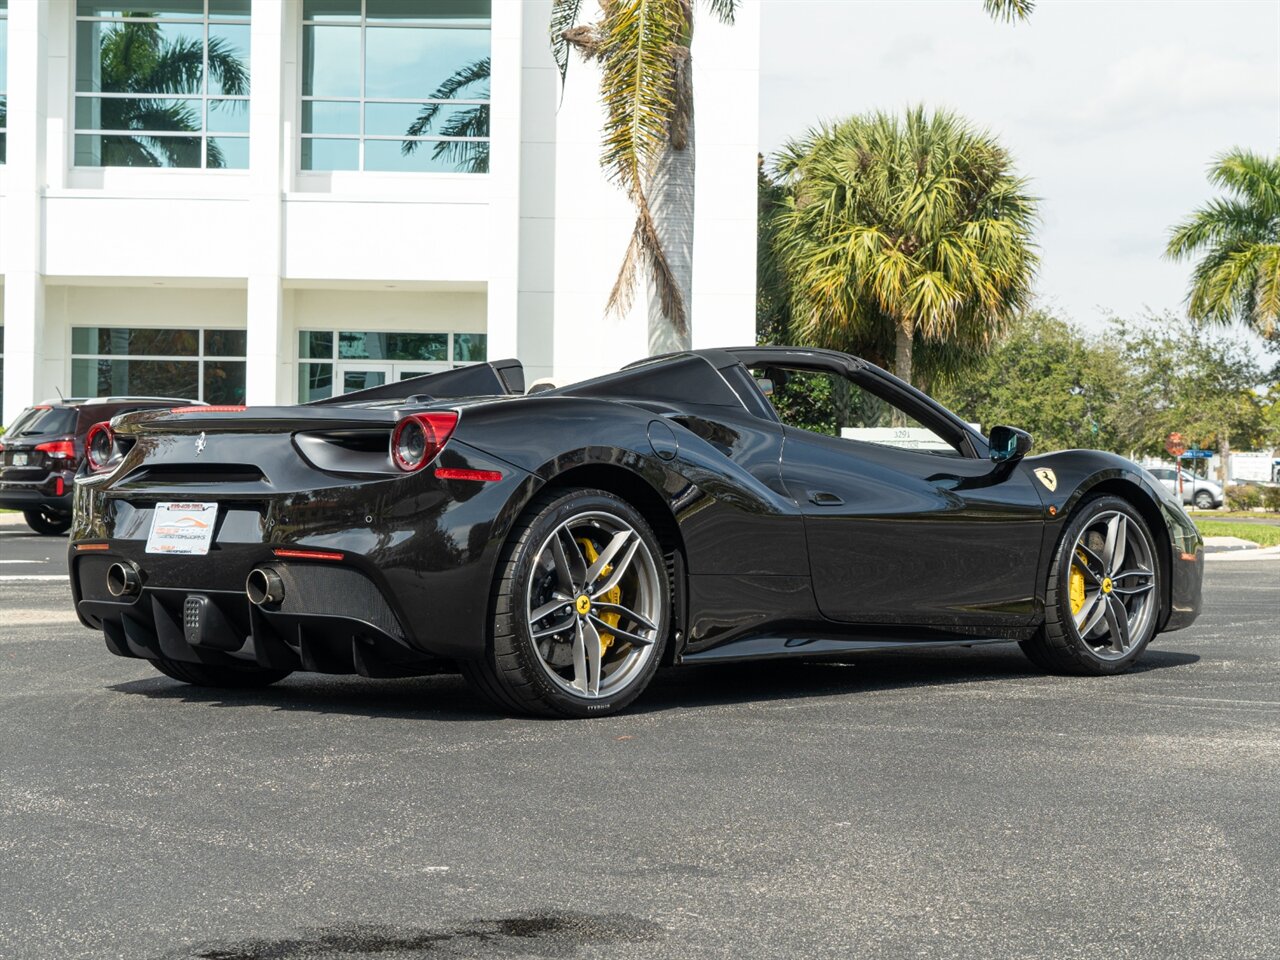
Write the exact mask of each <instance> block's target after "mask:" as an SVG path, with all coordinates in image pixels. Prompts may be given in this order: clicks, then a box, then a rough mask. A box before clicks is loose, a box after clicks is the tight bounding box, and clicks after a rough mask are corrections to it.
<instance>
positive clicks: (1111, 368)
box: [936, 310, 1127, 452]
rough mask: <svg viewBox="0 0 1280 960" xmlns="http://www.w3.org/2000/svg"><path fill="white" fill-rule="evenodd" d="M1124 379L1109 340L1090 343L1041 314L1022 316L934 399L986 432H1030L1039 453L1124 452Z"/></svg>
mask: <svg viewBox="0 0 1280 960" xmlns="http://www.w3.org/2000/svg"><path fill="white" fill-rule="evenodd" d="M1126 376H1127V372H1126V370H1125V367H1124V362H1123V359H1122V357H1121V355H1120V353H1119V351H1118V350H1117V349H1116V348H1115V346H1114V345H1113V343H1112V342H1111V341H1109V340H1106V339H1103V340H1097V341H1095V340H1091V339H1089V338H1087V337H1086V336H1085V335H1084V334H1082V333H1081V332H1080V331H1079V330H1077V329H1076V328H1075V327H1074V326H1073V325H1072V324H1070V323H1068V322H1067V321H1065V320H1061V319H1058V318H1057V317H1054V316H1053V315H1051V314H1049V313H1047V312H1045V311H1043V310H1033V311H1031V312H1029V313H1026V314H1024V315H1022V316H1019V317H1017V318H1016V319H1015V320H1014V321H1013V322H1012V323H1011V324H1010V325H1009V327H1008V329H1007V330H1006V331H1005V333H1004V334H1003V335H1002V336H1001V337H1000V339H999V340H998V341H997V342H996V343H995V345H994V346H993V347H992V349H991V352H990V353H988V354H987V355H985V356H984V357H982V358H981V359H980V360H979V361H978V362H977V363H976V364H975V365H974V367H973V368H972V370H970V371H969V373H968V374H967V375H966V376H964V377H958V378H954V379H953V380H952V381H950V382H949V383H947V384H946V385H944V386H943V387H942V388H941V389H939V390H938V391H937V393H936V396H937V398H938V400H939V401H941V402H942V403H943V404H945V405H946V406H948V407H950V408H951V409H953V410H954V411H956V413H958V414H960V416H962V417H964V418H965V419H966V420H968V421H969V422H971V423H978V424H981V426H982V429H983V430H989V429H990V428H991V427H993V426H995V425H996V424H1001V423H1004V424H1009V425H1011V426H1015V427H1021V428H1023V429H1024V430H1027V431H1029V432H1030V433H1031V435H1032V436H1033V437H1034V438H1035V445H1036V450H1037V451H1040V452H1045V451H1049V450H1062V449H1072V448H1076V447H1090V448H1094V449H1102V450H1113V451H1116V452H1123V451H1124V450H1125V445H1126V438H1125V436H1124V435H1123V433H1122V429H1121V425H1120V423H1119V422H1118V418H1117V403H1118V400H1119V397H1120V395H1121V393H1122V391H1123V389H1124V384H1125V378H1126Z"/></svg>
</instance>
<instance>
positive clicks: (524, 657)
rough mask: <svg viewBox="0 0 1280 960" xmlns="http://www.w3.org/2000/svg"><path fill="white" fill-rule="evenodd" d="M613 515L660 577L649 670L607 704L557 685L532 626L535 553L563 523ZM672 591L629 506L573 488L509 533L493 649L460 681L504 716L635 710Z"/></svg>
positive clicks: (666, 628)
mask: <svg viewBox="0 0 1280 960" xmlns="http://www.w3.org/2000/svg"><path fill="white" fill-rule="evenodd" d="M602 512H603V513H610V514H613V515H614V516H616V517H618V518H619V519H621V520H623V521H625V522H626V523H627V524H629V525H630V526H631V527H632V528H633V529H634V530H635V531H636V532H637V533H638V534H639V536H640V537H641V539H642V540H643V541H644V544H645V546H646V547H647V548H648V550H649V551H650V554H651V556H652V558H653V559H654V561H655V562H656V564H657V566H658V568H659V570H660V571H661V573H662V575H661V577H659V578H658V580H659V584H660V594H659V601H658V602H659V610H660V611H661V612H660V616H659V619H657V620H656V621H655V623H656V625H657V627H658V629H657V640H656V642H655V644H654V648H655V649H654V650H653V651H652V654H651V655H650V656H649V658H648V661H647V662H646V663H645V664H644V665H643V668H642V669H641V670H640V671H639V672H638V673H637V675H636V676H635V677H634V678H632V680H631V681H630V682H629V683H628V684H627V685H626V686H625V688H623V689H621V690H619V691H617V692H616V693H615V694H613V695H611V696H608V697H604V698H596V699H592V698H588V697H585V696H578V695H575V694H573V693H570V692H568V691H566V690H564V689H562V688H561V687H560V686H558V685H557V684H555V683H554V682H552V680H551V678H550V677H549V676H548V675H547V669H546V668H544V667H543V665H542V661H541V659H540V657H539V656H538V653H537V650H536V649H535V647H534V641H533V638H532V637H531V636H530V630H529V625H528V620H527V611H528V602H529V598H528V592H529V586H528V584H529V580H530V573H531V565H532V564H534V563H535V561H536V557H535V553H536V552H537V551H538V549H539V548H540V546H541V545H542V544H543V543H544V542H545V541H546V539H547V537H548V536H550V534H551V533H552V532H553V531H554V530H555V529H556V528H557V527H558V526H559V525H560V524H562V523H564V522H565V521H567V520H570V519H572V518H573V517H574V516H575V515H578V514H583V513H602ZM670 623H671V589H670V583H669V581H668V579H667V575H666V567H665V565H664V564H663V560H662V549H661V547H660V546H659V544H658V539H657V537H655V536H654V534H653V530H652V529H651V528H650V526H649V524H648V523H646V522H645V519H644V517H643V516H642V515H641V514H640V513H639V511H637V510H636V509H635V508H634V507H632V506H631V504H629V503H627V502H626V501H625V500H622V499H621V498H619V497H616V496H614V495H613V494H611V493H608V492H606V491H604V490H595V489H586V488H574V489H562V490H555V491H549V492H547V493H545V494H541V495H539V496H538V497H535V498H534V500H533V501H532V502H531V503H530V504H529V507H528V509H527V510H526V511H525V513H524V515H523V516H522V517H521V519H520V520H519V521H517V523H516V525H515V527H514V528H513V529H512V531H511V536H510V537H509V539H508V540H507V544H506V546H505V547H504V548H503V551H502V555H501V557H500V558H499V560H498V568H497V574H496V577H495V579H494V586H493V593H492V596H491V601H490V632H489V643H488V646H487V649H486V651H485V656H484V657H483V658H482V659H479V660H470V661H462V662H461V663H460V668H461V671H462V675H463V676H464V677H466V679H467V680H468V681H469V682H470V683H471V684H472V685H473V686H474V687H475V688H476V689H477V690H479V691H480V693H482V694H483V695H484V696H485V697H486V698H487V699H488V700H489V701H490V702H491V703H493V704H494V705H495V706H497V707H498V708H499V709H500V710H503V711H505V712H513V713H523V714H532V715H535V716H545V717H598V716H606V715H608V714H611V713H617V712H618V711H620V710H622V709H624V708H626V707H627V706H629V705H630V704H631V703H632V702H633V701H634V700H635V699H636V697H638V696H640V694H641V693H642V692H643V691H644V689H645V687H647V686H648V684H649V681H650V680H652V679H653V675H654V673H655V672H656V671H657V669H658V664H659V663H660V662H661V660H662V654H663V650H664V648H665V646H666V642H667V634H668V633H669V632H670Z"/></svg>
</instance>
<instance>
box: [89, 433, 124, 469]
mask: <svg viewBox="0 0 1280 960" xmlns="http://www.w3.org/2000/svg"><path fill="white" fill-rule="evenodd" d="M115 446H116V437H115V434H114V433H112V432H111V425H110V424H109V423H107V422H106V421H103V422H102V423H95V424H94V425H93V426H92V427H90V428H89V435H88V436H87V437H85V441H84V454H85V457H86V458H87V459H88V461H89V467H90V469H92V470H105V469H106V468H107V465H108V464H109V463H110V462H111V458H112V457H113V456H114V455H115Z"/></svg>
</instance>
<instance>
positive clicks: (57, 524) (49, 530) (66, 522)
mask: <svg viewBox="0 0 1280 960" xmlns="http://www.w3.org/2000/svg"><path fill="white" fill-rule="evenodd" d="M22 518H23V519H24V520H26V521H27V526H28V527H30V528H31V529H32V530H34V531H35V532H36V533H41V534H44V535H45V536H48V537H52V536H57V535H58V534H60V533H66V532H67V531H68V530H70V529H71V518H70V517H69V516H66V515H65V514H61V513H54V512H53V511H52V510H46V509H45V508H44V507H39V508H37V509H35V510H23V511H22Z"/></svg>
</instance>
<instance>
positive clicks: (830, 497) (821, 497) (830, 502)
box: [809, 490, 844, 507]
mask: <svg viewBox="0 0 1280 960" xmlns="http://www.w3.org/2000/svg"><path fill="white" fill-rule="evenodd" d="M809 502H810V503H816V504H817V505H818V506H820V507H838V506H840V505H841V504H843V503H844V501H843V500H841V499H840V498H839V497H837V496H836V495H835V494H834V493H827V491H825V490H810V491H809Z"/></svg>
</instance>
